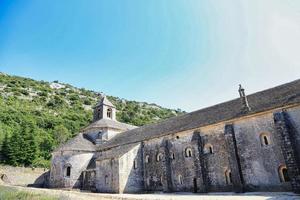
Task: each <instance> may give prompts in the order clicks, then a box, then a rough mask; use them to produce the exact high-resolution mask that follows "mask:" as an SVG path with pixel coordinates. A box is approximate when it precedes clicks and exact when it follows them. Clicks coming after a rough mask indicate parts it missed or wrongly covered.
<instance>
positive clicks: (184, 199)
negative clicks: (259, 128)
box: [9, 186, 300, 200]
mask: <svg viewBox="0 0 300 200" xmlns="http://www.w3.org/2000/svg"><path fill="white" fill-rule="evenodd" d="M9 187H14V188H16V189H18V190H23V191H29V192H34V193H39V194H47V195H55V196H58V197H60V199H62V200H300V196H299V195H296V194H294V193H289V192H286V193H282V192H281V193H274V192H273V193H261V192H259V193H258V192H256V193H244V194H235V193H210V194H205V195H203V194H197V195H195V194H193V193H172V194H101V193H85V192H79V191H66V190H54V189H38V188H26V187H18V186H9Z"/></svg>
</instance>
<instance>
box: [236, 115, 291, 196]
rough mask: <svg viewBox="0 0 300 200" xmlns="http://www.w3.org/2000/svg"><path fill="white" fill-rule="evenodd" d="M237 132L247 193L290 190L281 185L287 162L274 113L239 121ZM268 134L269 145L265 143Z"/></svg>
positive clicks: (285, 185)
mask: <svg viewBox="0 0 300 200" xmlns="http://www.w3.org/2000/svg"><path fill="white" fill-rule="evenodd" d="M234 132H235V137H236V141H237V148H238V154H239V157H240V164H241V169H242V176H243V179H244V181H245V182H244V184H245V185H244V186H245V189H246V191H281V190H284V191H286V190H290V184H289V183H281V182H280V178H279V174H278V168H279V167H280V165H284V164H285V160H284V157H283V154H282V150H281V146H280V139H279V138H278V134H277V133H276V129H275V125H274V119H273V113H268V114H265V115H260V116H255V117H251V118H247V119H243V120H239V121H236V122H234ZM264 134H265V135H266V136H267V137H268V140H269V144H268V145H264V144H263V141H262V140H261V139H262V138H261V136H262V135H264Z"/></svg>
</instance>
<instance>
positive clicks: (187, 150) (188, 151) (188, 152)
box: [185, 148, 193, 157]
mask: <svg viewBox="0 0 300 200" xmlns="http://www.w3.org/2000/svg"><path fill="white" fill-rule="evenodd" d="M192 156H193V151H192V149H191V148H186V149H185V157H192Z"/></svg>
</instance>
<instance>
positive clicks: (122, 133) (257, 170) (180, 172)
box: [49, 80, 300, 193]
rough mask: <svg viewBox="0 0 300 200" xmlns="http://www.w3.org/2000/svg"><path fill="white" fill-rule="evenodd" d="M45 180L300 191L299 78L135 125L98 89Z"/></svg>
mask: <svg viewBox="0 0 300 200" xmlns="http://www.w3.org/2000/svg"><path fill="white" fill-rule="evenodd" d="M94 109H95V110H94V119H93V122H92V123H91V124H90V125H89V126H88V127H86V128H84V129H83V130H82V131H81V133H79V134H78V135H77V136H76V137H75V138H73V139H71V140H70V141H68V142H67V143H66V144H64V145H62V146H61V147H59V148H58V149H56V150H55V151H54V152H53V154H52V156H53V157H52V166H51V170H50V177H49V181H50V183H49V185H50V187H52V188H80V189H82V190H91V191H95V192H107V193H142V192H146V191H147V192H149V191H151V192H155V191H163V192H177V191H187V192H199V193H201V192H202V193H203V192H204V193H205V192H223V191H234V192H245V191H294V192H298V193H299V191H300V80H296V81H293V82H290V83H287V84H284V85H280V86H278V87H274V88H271V89H267V90H265V91H261V92H257V93H254V94H251V95H248V96H246V95H245V93H244V89H243V88H241V87H240V88H239V98H237V99H234V100H231V101H228V102H225V103H221V104H218V105H214V106H212V107H208V108H204V109H201V110H198V111H195V112H191V113H188V114H185V115H181V116H178V117H173V118H170V119H167V120H164V121H162V122H158V123H154V124H150V125H146V126H143V127H139V128H138V127H134V126H131V125H128V124H124V123H120V122H118V121H117V120H116V108H115V107H114V105H113V104H112V103H111V102H109V101H108V99H107V98H106V97H102V98H101V99H100V101H99V103H98V104H97V105H96V106H95V108H94Z"/></svg>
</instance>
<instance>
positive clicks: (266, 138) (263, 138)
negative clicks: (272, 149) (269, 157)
mask: <svg viewBox="0 0 300 200" xmlns="http://www.w3.org/2000/svg"><path fill="white" fill-rule="evenodd" d="M260 144H261V146H263V147H264V146H268V145H270V134H269V133H262V134H260Z"/></svg>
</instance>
